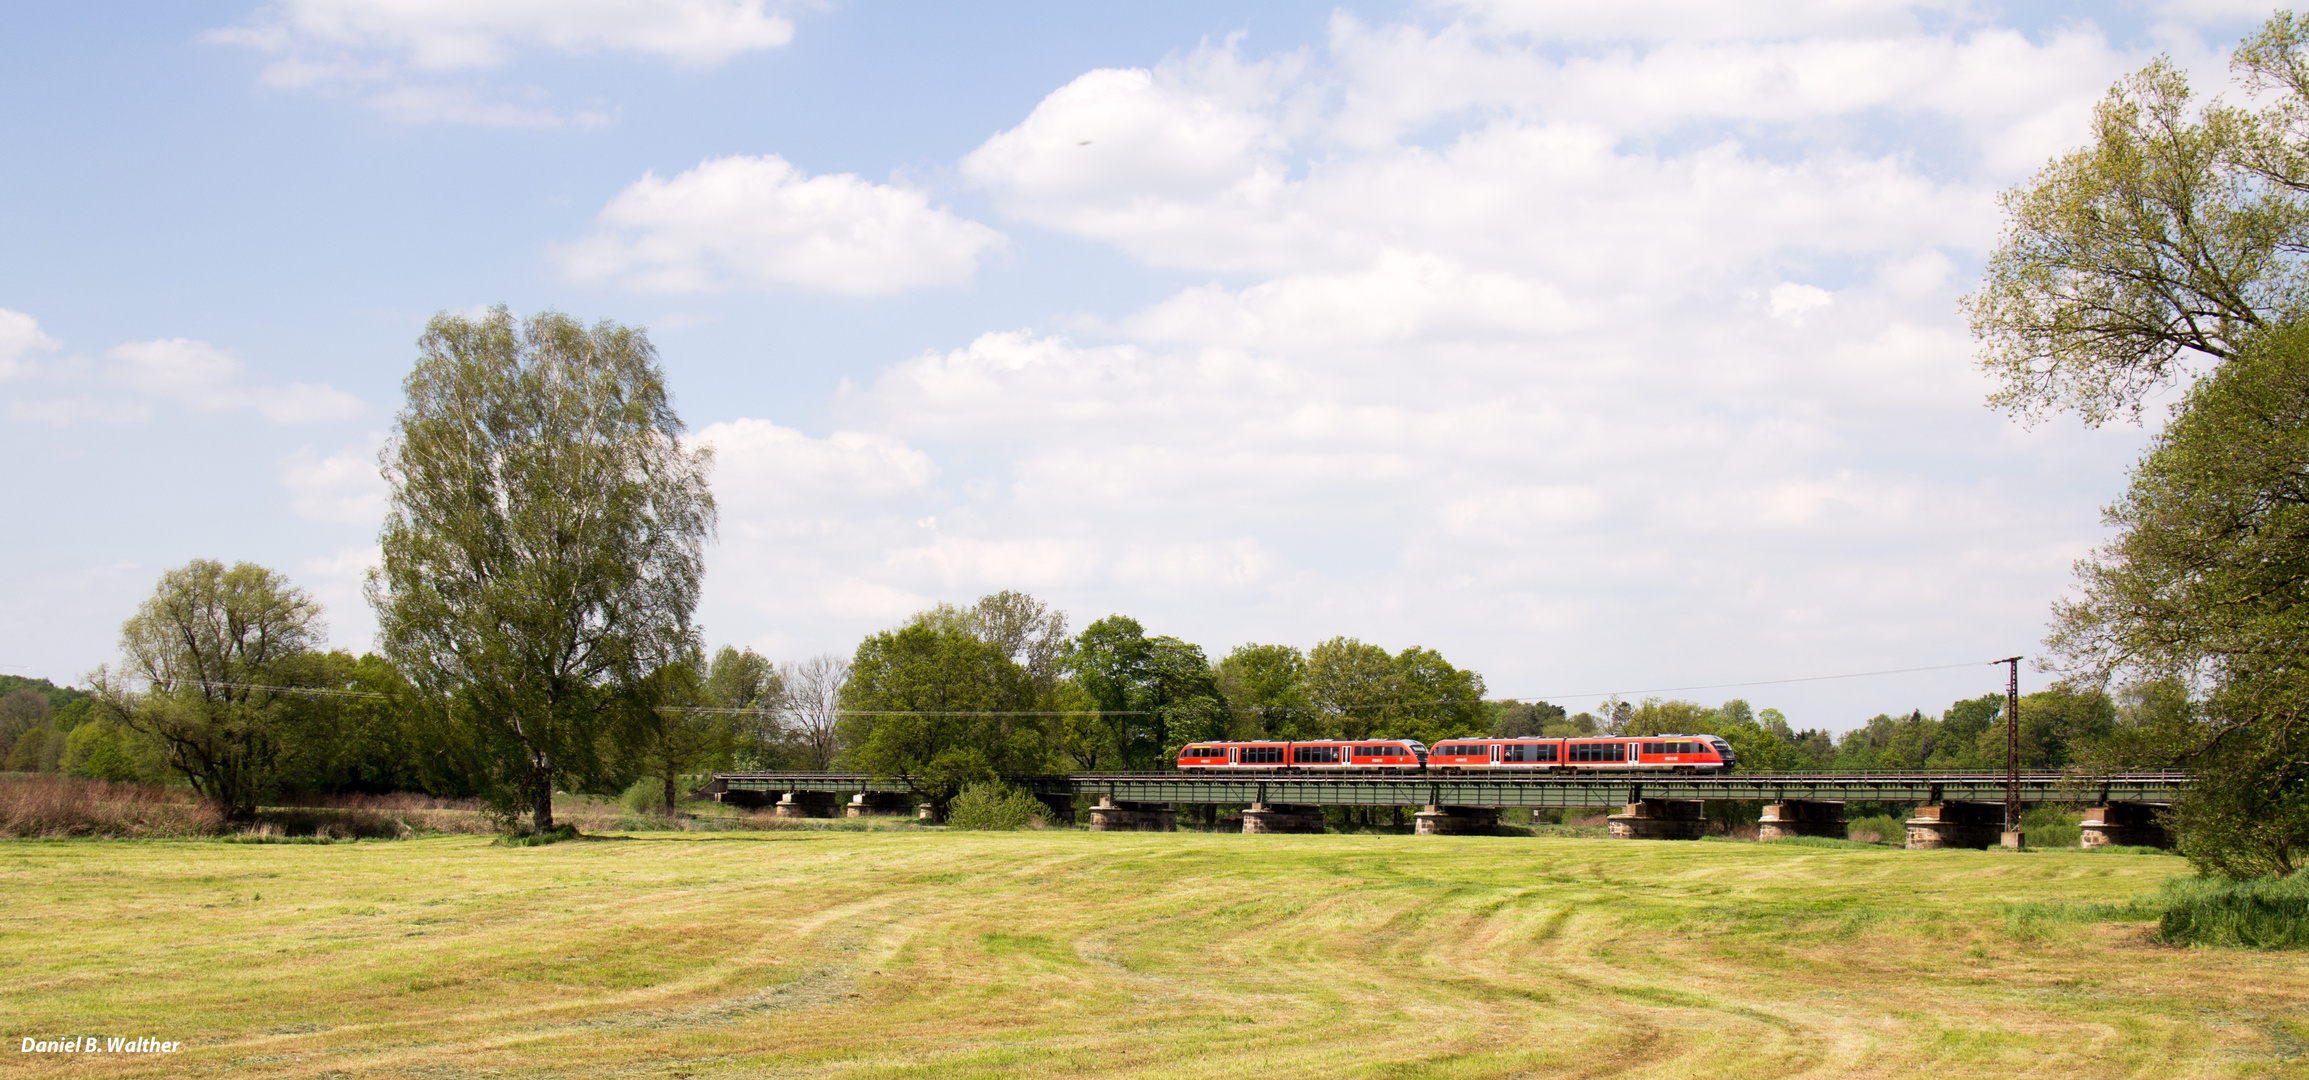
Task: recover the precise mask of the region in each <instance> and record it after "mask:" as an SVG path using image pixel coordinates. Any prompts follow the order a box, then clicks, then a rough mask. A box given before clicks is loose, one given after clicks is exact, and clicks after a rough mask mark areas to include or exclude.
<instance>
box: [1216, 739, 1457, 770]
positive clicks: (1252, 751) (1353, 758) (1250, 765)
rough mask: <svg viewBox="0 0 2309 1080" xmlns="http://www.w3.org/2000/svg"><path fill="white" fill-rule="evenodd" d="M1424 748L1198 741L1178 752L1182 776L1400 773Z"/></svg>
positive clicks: (1394, 742)
mask: <svg viewBox="0 0 2309 1080" xmlns="http://www.w3.org/2000/svg"><path fill="white" fill-rule="evenodd" d="M1426 761H1427V746H1426V744H1424V743H1421V742H1420V741H1419V740H1417V739H1362V740H1352V741H1350V740H1345V739H1340V740H1324V741H1321V742H1203V743H1189V744H1188V745H1186V746H1183V747H1180V748H1179V759H1178V765H1179V768H1180V769H1181V770H1182V771H1186V772H1243V771H1258V772H1269V771H1285V772H1297V771H1300V770H1308V771H1313V772H1360V771H1372V772H1403V771H1412V772H1416V771H1418V770H1419V769H1420V768H1421V767H1422V766H1424V765H1425V764H1426Z"/></svg>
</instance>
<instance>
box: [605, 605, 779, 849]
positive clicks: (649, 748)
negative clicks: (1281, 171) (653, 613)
mask: <svg viewBox="0 0 2309 1080" xmlns="http://www.w3.org/2000/svg"><path fill="white" fill-rule="evenodd" d="M702 660H703V658H702V657H700V656H699V655H697V654H696V653H692V654H691V655H689V656H685V657H683V658H682V659H681V660H679V661H676V662H674V663H671V664H667V665H666V666H664V667H662V668H659V669H658V670H657V671H656V672H655V673H653V674H652V675H651V677H650V687H649V692H648V695H647V696H648V698H649V700H651V701H653V702H655V703H656V706H657V725H656V728H655V730H654V731H652V732H650V733H649V736H648V741H647V742H646V743H645V744H644V748H643V749H642V751H641V753H640V754H639V755H638V756H637V758H636V762H637V763H638V765H639V766H640V771H641V772H642V773H643V775H645V776H647V777H649V778H651V779H652V780H653V781H654V782H655V784H656V788H657V799H656V801H655V804H654V805H652V806H650V807H647V808H643V807H629V808H630V809H633V810H635V812H637V813H639V812H642V811H643V810H644V809H646V810H647V811H648V812H650V813H658V814H671V813H673V812H674V810H675V808H676V807H677V806H679V805H680V801H681V792H680V786H681V778H682V777H683V776H685V775H688V774H691V773H700V772H714V771H720V770H727V769H734V768H738V767H740V766H741V765H742V766H744V767H747V768H757V769H759V768H777V767H779V766H782V765H784V764H785V761H786V756H787V755H786V750H787V748H786V746H785V732H784V730H783V728H782V726H781V725H780V723H779V719H778V716H779V713H780V711H781V710H782V708H783V705H784V699H785V690H784V686H783V685H782V684H781V683H780V681H779V678H778V671H777V667H776V666H775V665H773V664H771V663H770V661H769V660H768V659H767V658H765V657H763V656H762V655H761V654H760V653H757V652H755V651H753V650H752V649H738V648H734V647H732V646H728V645H725V646H722V648H721V651H719V652H717V653H715V654H714V658H713V662H712V663H711V664H706V663H703V662H702ZM627 791H628V793H630V792H631V788H628V789H627Z"/></svg>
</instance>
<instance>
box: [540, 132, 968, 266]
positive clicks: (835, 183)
mask: <svg viewBox="0 0 2309 1080" xmlns="http://www.w3.org/2000/svg"><path fill="white" fill-rule="evenodd" d="M1001 243H1002V234H1001V233H998V232H996V231H994V230H993V229H990V228H987V227H986V226H984V225H980V224H978V223H977V222H974V221H969V220H966V219H963V218H960V217H956V216H955V215H953V214H951V213H948V212H947V211H945V210H942V209H939V208H937V207H933V206H931V205H930V198H929V196H928V195H926V194H924V193H923V192H920V191H917V190H914V189H911V188H907V187H902V186H897V185H890V184H876V183H873V182H871V181H868V180H865V179H862V178H860V177H858V176H855V175H851V174H848V173H843V174H839V175H831V176H810V175H807V174H805V173H803V172H802V171H801V170H800V169H797V168H795V167H794V166H793V165H791V164H789V163H787V162H786V160H785V159H783V158H780V157H778V156H776V155H766V156H762V157H726V158H713V159H709V160H707V161H705V162H702V163H700V164H699V165H698V166H697V167H696V168H693V169H690V170H688V171H687V172H683V173H681V174H679V175H677V176H674V177H673V178H671V179H661V178H659V177H658V176H657V175H656V174H654V173H651V174H648V175H645V176H643V177H642V178H641V179H640V180H637V181H635V182H634V183H633V184H632V185H631V186H630V187H627V188H626V189H625V190H624V191H623V192H621V193H619V194H618V196H617V197H616V198H615V199H612V200H611V201H610V203H609V205H608V206H606V207H604V208H603V209H602V211H601V217H600V229H599V231H597V232H596V233H595V234H594V235H593V236H592V237H589V238H587V239H585V240H583V241H580V242H578V243H576V244H572V245H570V246H568V247H566V248H564V249H562V250H561V252H560V259H561V263H562V267H563V269H564V270H565V271H566V272H567V273H568V274H569V275H570V276H571V277H573V278H576V279H578V280H587V281H600V280H613V281H616V282H619V283H621V284H624V285H626V286H628V287H630V288H637V289H645V290H653V291H664V292H693V291H700V290H707V289H717V288H727V287H732V286H751V287H756V288H796V289H807V290H812V291H819V292H831V293H839V294H845V295H853V296H862V295H873V294H878V293H890V292H897V291H900V290H904V289H909V288H916V287H920V286H928V285H960V284H966V283H968V282H969V280H970V278H971V275H972V274H973V273H974V272H976V270H977V267H978V260H979V259H980V257H981V256H983V255H984V254H985V253H986V252H987V251H988V250H989V249H992V248H994V247H996V246H998V245H1000V244H1001Z"/></svg>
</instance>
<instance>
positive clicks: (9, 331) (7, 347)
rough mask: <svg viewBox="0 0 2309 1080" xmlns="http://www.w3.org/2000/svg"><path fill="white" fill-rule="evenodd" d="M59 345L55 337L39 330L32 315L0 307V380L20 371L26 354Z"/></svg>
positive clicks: (53, 348)
mask: <svg viewBox="0 0 2309 1080" xmlns="http://www.w3.org/2000/svg"><path fill="white" fill-rule="evenodd" d="M60 347H61V343H60V342H58V341H57V340H56V339H55V338H52V337H49V336H48V335H46V334H43V333H41V332H40V323H39V322H38V321H37V320H35V319H34V318H33V317H32V316H30V315H26V314H24V313H23V312H20V311H10V310H8V309H6V308H0V380H7V379H13V378H15V377H16V376H17V375H18V374H19V373H21V372H22V370H23V368H22V366H21V365H22V364H23V361H24V358H25V357H26V356H27V355H28V354H30V353H35V352H51V351H54V350H56V349H58V348H60Z"/></svg>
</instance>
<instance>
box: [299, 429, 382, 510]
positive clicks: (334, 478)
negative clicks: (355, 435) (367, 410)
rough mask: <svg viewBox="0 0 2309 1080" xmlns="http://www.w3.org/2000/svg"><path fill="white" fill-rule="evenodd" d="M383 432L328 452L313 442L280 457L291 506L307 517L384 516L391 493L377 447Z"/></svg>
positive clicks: (380, 442) (380, 445) (379, 444)
mask: <svg viewBox="0 0 2309 1080" xmlns="http://www.w3.org/2000/svg"><path fill="white" fill-rule="evenodd" d="M384 441H385V440H384V436H383V434H381V433H379V434H373V435H371V436H370V437H369V442H368V445H366V446H363V447H358V448H354V449H349V450H344V451H340V452H338V453H334V454H329V455H327V456H323V455H321V454H320V453H318V452H316V451H315V450H314V449H313V448H312V447H310V446H305V447H299V448H298V449H297V450H296V452H294V453H292V454H290V455H289V456H287V457H285V458H283V459H281V462H280V478H281V486H283V487H286V488H288V489H289V508H290V510H292V511H293V512H295V513H296V515H297V516H298V517H301V518H304V519H306V520H308V521H322V522H332V523H342V524H353V525H374V524H376V523H377V522H379V521H382V520H384V517H385V505H386V500H387V497H388V496H389V494H390V492H389V490H388V489H387V487H386V485H385V478H384V476H383V475H382V474H380V473H379V472H378V471H377V451H378V450H379V449H380V448H381V447H382V446H383V445H384Z"/></svg>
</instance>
